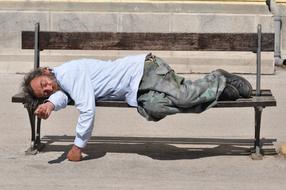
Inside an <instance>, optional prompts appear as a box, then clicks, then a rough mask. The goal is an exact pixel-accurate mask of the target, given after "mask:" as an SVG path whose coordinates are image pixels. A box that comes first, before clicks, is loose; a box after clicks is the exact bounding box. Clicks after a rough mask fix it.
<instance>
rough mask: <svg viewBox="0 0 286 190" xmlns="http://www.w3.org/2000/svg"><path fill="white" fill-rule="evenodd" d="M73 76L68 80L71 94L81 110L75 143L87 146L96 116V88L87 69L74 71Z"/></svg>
mask: <svg viewBox="0 0 286 190" xmlns="http://www.w3.org/2000/svg"><path fill="white" fill-rule="evenodd" d="M71 74H72V75H70V76H73V77H67V78H66V80H67V81H66V82H68V83H69V85H70V87H71V88H70V92H68V93H69V95H70V96H71V98H72V99H73V100H74V102H75V106H76V108H77V109H78V110H79V113H80V115H79V118H78V121H77V126H76V138H75V141H74V144H75V145H76V146H78V147H80V148H83V147H85V146H86V144H87V142H88V140H89V139H90V137H91V134H92V129H93V123H94V116H95V97H94V90H93V87H92V84H91V80H90V77H89V74H88V72H87V71H86V70H85V69H80V71H73V72H72V73H71Z"/></svg>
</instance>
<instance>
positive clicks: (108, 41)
mask: <svg viewBox="0 0 286 190" xmlns="http://www.w3.org/2000/svg"><path fill="white" fill-rule="evenodd" d="M22 49H34V68H38V67H39V66H40V51H43V50H56V49H58V50H148V51H153V50H160V51H250V52H253V53H256V55H257V61H256V62H257V72H256V90H253V93H252V97H251V98H249V99H243V98H240V99H238V100H236V101H218V103H217V105H216V106H215V107H214V108H229V107H238V108H239V107H253V108H254V113H255V117H254V118H255V122H254V123H255V126H254V128H255V132H254V147H251V155H252V158H253V159H261V158H262V149H261V141H260V127H261V116H262V110H263V108H265V107H268V106H276V100H275V98H274V96H273V95H272V93H271V90H269V89H260V80H261V76H260V75H261V52H262V51H274V34H273V33H262V32H261V25H258V27H257V33H125V32H50V31H41V32H40V25H39V23H37V24H36V25H35V31H22ZM12 102H14V103H23V104H24V106H25V108H26V109H27V111H28V115H29V119H30V125H31V146H30V148H29V149H28V151H27V153H30V154H36V153H37V152H38V151H40V150H41V149H42V147H43V143H41V136H40V129H41V119H40V118H37V117H36V116H35V115H34V114H33V113H34V110H35V107H33V106H29V104H27V101H26V99H25V96H24V93H23V92H20V93H17V94H16V95H14V96H13V97H12ZM69 105H73V102H72V101H71V102H70V103H69ZM96 106H103V107H129V106H128V104H127V103H126V102H124V101H98V102H96Z"/></svg>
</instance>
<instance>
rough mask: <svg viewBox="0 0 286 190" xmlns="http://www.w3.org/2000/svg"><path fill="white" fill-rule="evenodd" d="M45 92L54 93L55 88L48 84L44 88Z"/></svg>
mask: <svg viewBox="0 0 286 190" xmlns="http://www.w3.org/2000/svg"><path fill="white" fill-rule="evenodd" d="M44 91H53V86H52V85H51V84H47V85H46V86H45V87H44Z"/></svg>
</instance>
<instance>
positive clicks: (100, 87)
mask: <svg viewBox="0 0 286 190" xmlns="http://www.w3.org/2000/svg"><path fill="white" fill-rule="evenodd" d="M145 58H146V54H143V55H136V56H127V57H124V58H120V59H117V60H114V61H101V60H96V59H80V60H74V61H70V62H67V63H64V64H62V65H60V66H58V67H55V68H53V69H52V72H53V73H54V74H55V77H56V79H57V83H58V84H59V86H60V88H61V89H62V90H59V91H57V92H55V93H54V94H52V95H51V96H50V97H49V99H48V100H49V101H50V102H51V103H53V104H54V106H55V109H54V110H55V111H57V110H60V109H62V108H65V107H66V106H67V104H68V95H69V96H70V97H71V98H72V99H73V100H74V102H75V106H76V108H77V109H78V110H79V112H80V115H79V118H78V121H77V126H76V138H75V141H74V144H75V145H76V146H78V147H81V148H83V147H85V145H86V144H87V141H88V140H89V139H90V136H91V133H92V129H93V123H94V117H95V102H96V101H97V100H125V101H126V102H127V103H128V104H129V105H130V106H134V107H136V106H137V91H138V87H139V83H140V81H141V78H142V76H143V71H144V61H145ZM67 94H68V95H67Z"/></svg>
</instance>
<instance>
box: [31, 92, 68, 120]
mask: <svg viewBox="0 0 286 190" xmlns="http://www.w3.org/2000/svg"><path fill="white" fill-rule="evenodd" d="M67 104H68V96H67V95H66V94H65V93H64V92H63V91H61V90H59V91H57V92H55V93H54V94H52V95H51V96H50V97H49V99H48V100H47V101H46V102H45V103H43V104H41V105H39V106H38V107H37V109H36V110H35V112H34V113H35V115H36V116H38V117H39V118H41V119H48V118H49V116H50V115H51V113H52V111H57V110H60V109H62V108H65V107H66V106H67Z"/></svg>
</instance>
